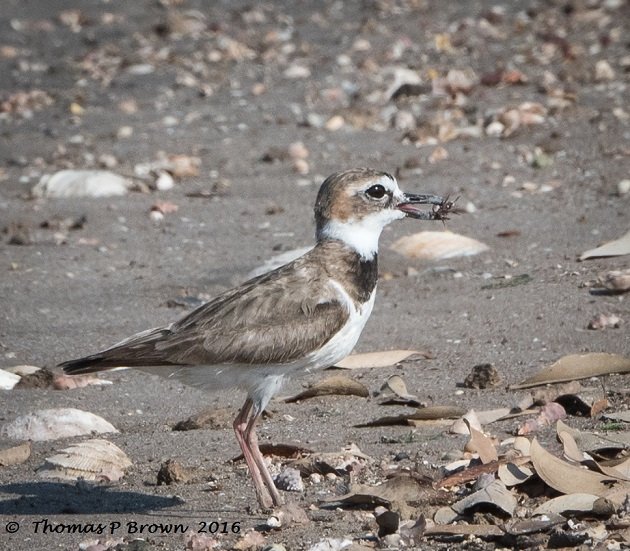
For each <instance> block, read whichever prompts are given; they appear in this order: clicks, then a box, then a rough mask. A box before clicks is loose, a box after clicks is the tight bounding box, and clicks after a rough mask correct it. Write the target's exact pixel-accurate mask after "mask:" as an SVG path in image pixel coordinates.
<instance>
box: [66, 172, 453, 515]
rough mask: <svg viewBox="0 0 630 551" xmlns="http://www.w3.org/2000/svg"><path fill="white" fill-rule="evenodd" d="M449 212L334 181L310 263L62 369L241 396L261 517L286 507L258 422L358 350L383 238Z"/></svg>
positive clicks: (386, 182) (362, 177)
mask: <svg viewBox="0 0 630 551" xmlns="http://www.w3.org/2000/svg"><path fill="white" fill-rule="evenodd" d="M422 205H432V207H431V208H430V209H429V210H424V209H423V208H422V207H421V206H422ZM452 209H453V202H451V201H448V197H447V198H446V199H443V198H442V197H439V196H437V195H430V194H407V193H403V192H402V191H401V190H400V188H399V187H398V184H397V181H396V178H395V177H394V176H392V175H390V174H388V173H387V172H382V171H379V170H375V169H371V168H355V169H350V170H345V171H340V172H336V173H334V174H332V175H331V176H329V177H328V178H326V179H325V180H324V182H323V183H322V185H321V187H320V189H319V192H318V194H317V199H316V201H315V209H314V211H315V237H316V244H315V245H314V247H313V248H312V249H310V250H309V251H308V252H306V253H305V254H304V255H303V256H301V257H299V258H297V259H295V260H293V261H291V262H289V263H288V264H285V265H283V266H281V267H279V268H277V269H275V270H272V271H270V272H268V273H265V274H262V275H259V276H257V277H254V278H253V279H250V280H248V281H246V282H245V283H243V284H241V285H240V286H237V287H236V288H234V289H231V290H227V291H225V292H223V293H222V294H219V295H218V296H217V297H216V298H214V299H212V300H210V301H209V302H207V303H205V304H203V305H201V306H199V307H198V308H197V309H195V310H193V311H192V312H190V313H188V314H187V315H185V316H184V317H182V318H181V319H179V320H178V321H175V322H173V323H171V324H170V325H168V326H166V327H158V328H155V329H149V330H147V331H143V332H140V333H137V334H135V335H132V336H131V337H129V338H127V339H125V340H123V341H121V342H119V343H117V344H115V345H113V346H111V347H110V348H107V349H105V350H102V351H100V352H97V353H95V354H91V355H89V356H85V357H83V358H79V359H75V360H70V361H66V362H63V363H61V364H59V367H61V368H63V370H64V372H65V373H66V374H69V375H80V374H86V373H93V372H98V371H103V370H111V369H116V368H135V369H139V370H142V371H145V372H148V373H153V374H157V375H161V376H164V377H168V378H171V379H176V380H179V381H181V382H182V383H184V384H187V385H191V386H194V387H197V388H200V389H203V390H206V391H212V390H218V389H221V388H227V387H233V386H236V387H240V388H242V389H244V390H245V391H246V393H247V398H246V400H245V403H244V404H243V407H242V408H241V409H240V411H239V412H238V415H237V416H236V418H235V419H234V423H233V428H234V432H235V434H236V439H237V441H238V444H239V446H240V448H241V450H242V453H243V457H244V459H245V462H246V463H247V467H248V469H249V471H250V474H251V477H252V480H253V483H254V489H255V492H256V497H257V499H258V503H259V504H260V506H261V507H262V509H263V510H269V509H272V508H273V507H278V506H281V505H282V504H283V499H282V496H281V495H280V493H279V491H278V489H277V488H276V486H275V484H274V481H273V479H272V477H271V475H270V473H269V471H268V469H267V466H266V464H265V461H264V458H263V455H262V453H261V452H260V449H259V446H258V438H257V435H256V430H255V425H256V422H257V420H258V419H259V417H260V416H261V414H262V413H263V411H264V409H265V408H266V407H267V405H268V403H269V401H270V400H271V398H272V397H273V395H274V394H275V393H276V392H277V391H278V390H279V389H280V388H281V386H282V384H283V382H284V381H285V380H286V379H287V378H289V377H291V376H296V375H299V374H300V373H303V372H310V371H314V370H317V369H323V368H327V367H330V366H332V365H334V364H335V363H336V362H338V361H340V360H342V359H343V358H344V357H346V356H347V355H349V354H350V352H351V351H352V350H353V348H354V346H355V344H356V343H357V341H358V339H359V336H360V334H361V332H362V330H363V328H364V326H365V324H366V322H367V320H368V318H369V317H370V314H371V312H372V307H373V305H374V298H375V293H376V285H377V278H378V241H379V237H380V235H381V232H382V230H383V228H384V227H385V226H387V225H388V224H389V223H391V222H393V221H395V220H399V219H402V218H405V217H410V218H416V219H421V220H445V219H447V216H446V215H447V214H448V213H449V212H452Z"/></svg>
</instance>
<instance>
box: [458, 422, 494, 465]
mask: <svg viewBox="0 0 630 551" xmlns="http://www.w3.org/2000/svg"><path fill="white" fill-rule="evenodd" d="M468 429H469V430H470V439H469V440H468V442H467V443H466V447H465V448H464V449H465V450H466V451H467V452H472V453H478V454H479V458H480V459H481V462H482V463H483V464H484V465H485V464H486V463H491V462H492V461H498V460H499V455H498V454H497V450H496V448H495V447H494V444H493V443H492V440H491V439H490V438H488V437H487V436H486V435H485V434H484V433H483V432H481V431H478V430H477V429H475V428H473V427H471V426H470V425H469V426H468Z"/></svg>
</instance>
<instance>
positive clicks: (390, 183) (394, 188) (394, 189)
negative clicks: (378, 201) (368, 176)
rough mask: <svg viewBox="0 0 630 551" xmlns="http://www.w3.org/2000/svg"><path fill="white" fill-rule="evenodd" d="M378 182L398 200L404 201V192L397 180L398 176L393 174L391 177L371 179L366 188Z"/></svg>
mask: <svg viewBox="0 0 630 551" xmlns="http://www.w3.org/2000/svg"><path fill="white" fill-rule="evenodd" d="M378 184H380V185H382V186H383V187H384V188H385V189H386V190H387V191H389V192H391V193H392V195H393V196H394V198H395V199H398V201H402V198H403V192H402V191H400V188H399V187H398V182H396V178H394V177H393V176H392V177H391V178H390V177H389V176H381V177H380V178H377V179H376V180H371V181H370V182H369V183H368V184H367V185H366V186H365V189H368V188H370V187H372V186H376V185H378Z"/></svg>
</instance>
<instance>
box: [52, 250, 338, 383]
mask: <svg viewBox="0 0 630 551" xmlns="http://www.w3.org/2000/svg"><path fill="white" fill-rule="evenodd" d="M307 256H308V253H307V255H306V256H304V257H301V258H299V259H297V260H296V261H294V262H292V263H290V264H288V265H286V266H283V267H281V268H278V269H277V270H275V271H273V272H270V273H268V274H263V275H262V276H259V277H257V278H254V279H252V280H250V281H248V282H246V283H244V284H243V285H241V286H240V287H237V288H236V289H233V290H231V291H227V292H226V293H224V294H222V295H219V296H218V297H216V298H215V299H214V300H212V301H210V302H208V303H206V304H204V305H203V306H201V307H199V308H197V309H196V310H195V311H193V312H191V313H190V314H189V315H187V316H185V317H184V318H182V319H181V320H179V321H178V322H175V323H174V324H172V325H171V326H169V327H167V328H160V329H154V330H150V331H145V332H143V333H139V334H137V335H134V336H133V337H130V338H129V339H126V340H125V341H122V342H121V343H119V344H117V345H115V346H113V347H111V348H109V349H107V350H105V351H103V352H100V353H98V354H94V355H92V356H87V357H86V358H81V359H79V360H73V361H70V362H66V363H64V364H61V365H62V367H64V369H65V371H66V372H68V373H87V372H92V371H100V370H102V369H111V368H113V367H119V366H127V367H149V366H160V365H217V364H224V363H241V364H282V363H288V362H291V361H293V360H295V359H298V358H300V357H302V356H304V355H305V354H308V353H309V352H311V351H313V350H316V349H318V348H319V347H321V346H323V345H324V344H325V343H326V342H328V341H329V340H330V339H331V337H332V336H333V335H334V334H335V333H336V332H337V331H338V330H339V329H340V328H341V327H342V326H343V325H344V324H345V322H346V321H347V319H348V316H349V313H348V311H347V309H346V308H345V307H344V305H343V304H341V303H340V302H339V300H338V297H337V296H336V294H335V291H334V290H333V289H332V288H330V286H329V285H328V279H327V274H326V273H325V272H324V271H323V270H318V269H317V268H316V267H315V266H313V265H309V264H308V262H305V260H306V257H307Z"/></svg>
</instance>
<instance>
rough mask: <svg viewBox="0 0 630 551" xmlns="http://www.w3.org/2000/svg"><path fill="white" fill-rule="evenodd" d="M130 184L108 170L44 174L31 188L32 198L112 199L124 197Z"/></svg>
mask: <svg viewBox="0 0 630 551" xmlns="http://www.w3.org/2000/svg"><path fill="white" fill-rule="evenodd" d="M129 187H130V183H129V181H128V180H127V179H126V178H124V177H123V176H119V175H118V174H115V173H113V172H110V171H108V170H60V171H59V172H55V173H54V174H52V175H50V174H45V175H44V176H42V178H41V179H40V181H39V183H38V184H37V185H36V186H35V187H34V188H33V190H32V194H33V196H34V197H48V198H55V199H61V198H67V197H114V196H119V195H125V194H126V193H127V191H128V190H129Z"/></svg>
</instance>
